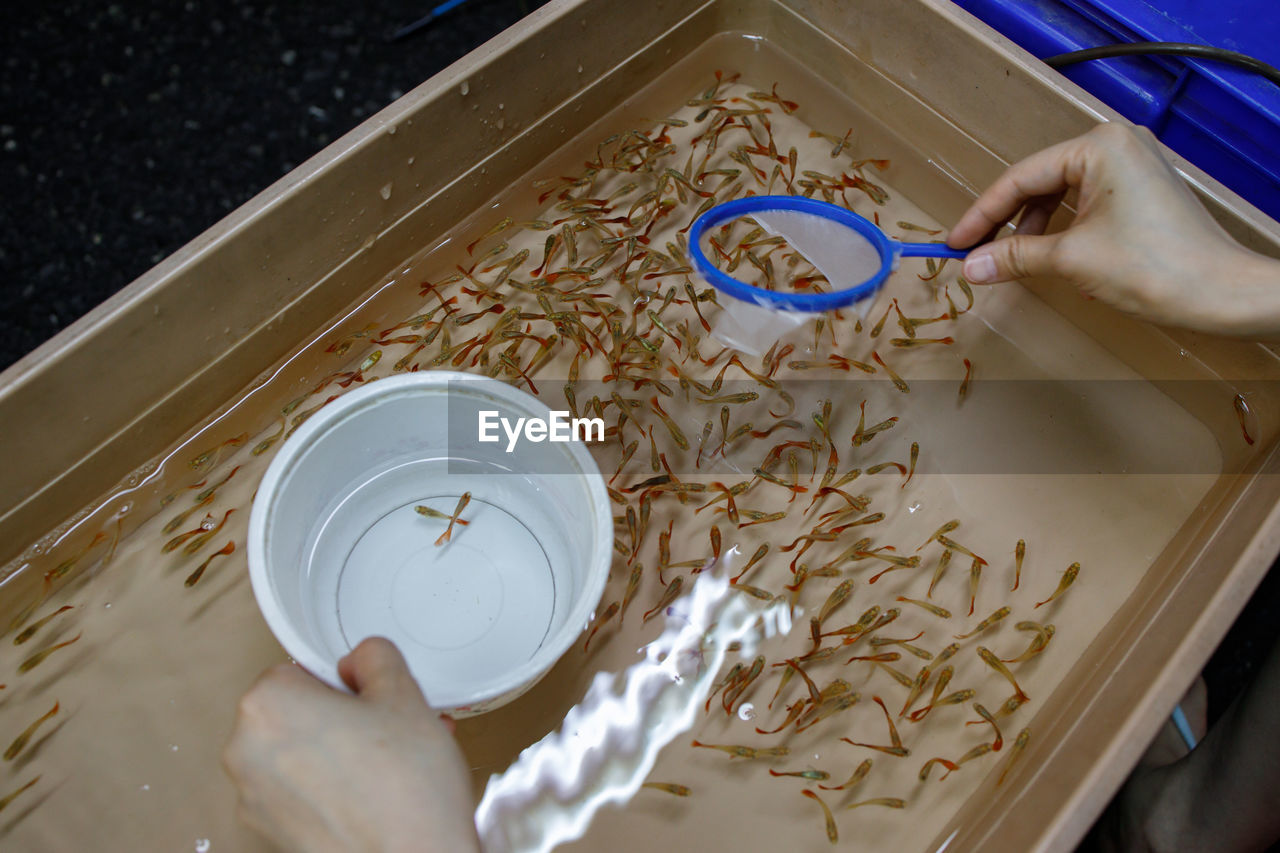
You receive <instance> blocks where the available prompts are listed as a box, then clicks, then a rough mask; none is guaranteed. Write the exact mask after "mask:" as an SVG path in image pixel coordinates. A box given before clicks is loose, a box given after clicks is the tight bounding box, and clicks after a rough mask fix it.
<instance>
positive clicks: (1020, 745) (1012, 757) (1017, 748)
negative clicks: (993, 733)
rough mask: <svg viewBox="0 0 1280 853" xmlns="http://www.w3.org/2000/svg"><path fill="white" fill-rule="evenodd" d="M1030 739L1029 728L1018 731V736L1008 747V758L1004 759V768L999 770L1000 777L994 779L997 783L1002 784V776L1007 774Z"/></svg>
mask: <svg viewBox="0 0 1280 853" xmlns="http://www.w3.org/2000/svg"><path fill="white" fill-rule="evenodd" d="M1029 740H1031V729H1023V730H1022V731H1020V732H1018V736H1017V737H1016V738H1014V739H1013V745H1012V746H1010V747H1009V758H1008V759H1007V760H1006V761H1005V764H1004V769H1003V770H1001V771H1000V778H999V779H997V780H996V784H997V785H1003V784H1004V777H1005V776H1006V775H1008V773H1009V770H1010V769H1011V768H1012V767H1013V763H1014V762H1015V761H1017V760H1018V757H1019V756H1020V755H1022V751H1023V750H1024V749H1026V748H1027V742H1028V741H1029Z"/></svg>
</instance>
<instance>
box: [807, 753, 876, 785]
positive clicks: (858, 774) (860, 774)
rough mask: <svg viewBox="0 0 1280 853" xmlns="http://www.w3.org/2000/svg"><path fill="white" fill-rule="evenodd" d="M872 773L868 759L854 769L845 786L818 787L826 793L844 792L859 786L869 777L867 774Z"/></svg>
mask: <svg viewBox="0 0 1280 853" xmlns="http://www.w3.org/2000/svg"><path fill="white" fill-rule="evenodd" d="M870 772H871V759H870V758H868V759H866V760H865V761H863V762H862V763H861V764H859V765H858V766H857V767H855V768H854V771H853V774H852V775H851V776H850V777H849V779H848V781H846V782H845V783H844V784H843V785H819V786H818V787H819V788H821V789H822V790H824V791H843V790H845V789H846V788H852V787H853V786H854V785H857V784H858V783H859V782H861V781H862V780H863V779H865V778H866V777H867V774H868V773H870Z"/></svg>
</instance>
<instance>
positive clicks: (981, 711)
mask: <svg viewBox="0 0 1280 853" xmlns="http://www.w3.org/2000/svg"><path fill="white" fill-rule="evenodd" d="M973 710H974V711H976V712H977V714H978V716H979V717H981V718H982V719H981V720H970V721H969V722H967V723H965V725H966V726H980V725H982V724H983V723H990V724H991V728H993V729H995V731H996V739H995V740H994V741H993V742H992V744H991V751H992V752H999V751H1000V749H1001V748H1002V747H1003V746H1004V736H1003V735H1001V734H1000V725H999V724H998V723H997V722H996V718H995V717H994V716H992V714H991V712H990V711H988V710H987V709H986V708H984V707H982V703H981V702H974V703H973Z"/></svg>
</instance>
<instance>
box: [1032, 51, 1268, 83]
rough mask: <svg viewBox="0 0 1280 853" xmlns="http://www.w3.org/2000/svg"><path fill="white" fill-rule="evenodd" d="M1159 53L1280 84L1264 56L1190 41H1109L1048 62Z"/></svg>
mask: <svg viewBox="0 0 1280 853" xmlns="http://www.w3.org/2000/svg"><path fill="white" fill-rule="evenodd" d="M1148 54H1159V55H1162V56H1190V57H1194V58H1195V59H1208V60H1211V61H1213V62H1225V63H1227V64H1228V65H1235V66H1236V67H1238V68H1243V69H1245V70H1247V71H1252V72H1253V73H1255V74H1259V75H1261V76H1262V77H1264V78H1266V79H1267V80H1270V81H1271V82H1272V83H1275V84H1276V85H1277V86H1280V68H1276V67H1275V66H1274V65H1268V64H1267V63H1265V62H1263V61H1262V60H1261V59H1258V58H1256V57H1253V56H1249V55H1248V54H1247V53H1240V52H1238V51H1235V50H1224V49H1223V48H1220V47H1209V46H1208V45H1203V44H1187V43H1184V42H1175V41H1137V42H1130V43H1128V44H1108V45H1103V46H1102V47H1089V48H1085V49H1084V50H1073V51H1071V52H1070V53H1060V54H1058V55H1057V56H1050V57H1048V58H1047V59H1045V60H1044V63H1045V64H1046V65H1048V66H1049V67H1050V68H1061V67H1063V66H1064V65H1074V64H1075V63H1077V62H1087V61H1088V60H1090V59H1110V58H1111V57H1113V56H1143V55H1148Z"/></svg>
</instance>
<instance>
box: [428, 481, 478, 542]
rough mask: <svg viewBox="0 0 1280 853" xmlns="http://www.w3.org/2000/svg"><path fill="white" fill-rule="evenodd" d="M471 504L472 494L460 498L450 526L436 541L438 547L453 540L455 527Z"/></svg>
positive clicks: (450, 518) (466, 493)
mask: <svg viewBox="0 0 1280 853" xmlns="http://www.w3.org/2000/svg"><path fill="white" fill-rule="evenodd" d="M469 503H471V493H470V492H463V493H462V497H460V498H458V505H457V506H456V507H454V509H453V515H452V516H450V517H449V526H448V527H447V528H446V529H445V531H444V533H441V534H440V536H439V538H437V539H436V547H439V546H441V545H443V544H444V543H446V542H450V541H452V540H453V526H454V525H455V524H457V523H458V522H459V521H461V520H462V519H461V518H459V516H461V515H462V511H463V510H464V509H466V508H467V504H469Z"/></svg>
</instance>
